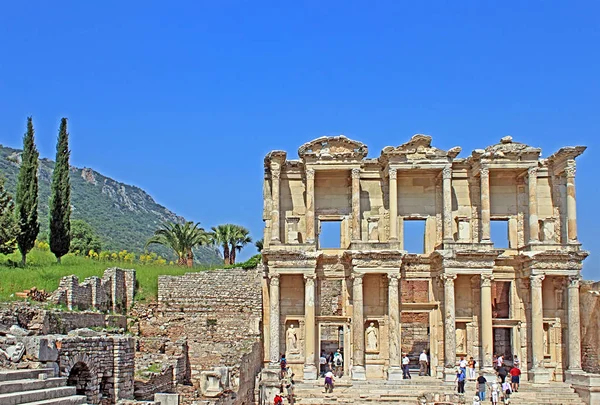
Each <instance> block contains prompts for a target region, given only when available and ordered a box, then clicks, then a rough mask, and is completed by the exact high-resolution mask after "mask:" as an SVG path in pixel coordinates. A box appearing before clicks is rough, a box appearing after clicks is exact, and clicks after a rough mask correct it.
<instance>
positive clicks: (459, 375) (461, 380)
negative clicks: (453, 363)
mask: <svg viewBox="0 0 600 405" xmlns="http://www.w3.org/2000/svg"><path fill="white" fill-rule="evenodd" d="M466 379H467V373H466V371H465V370H464V369H462V368H458V369H457V370H456V380H454V381H455V382H457V383H458V384H457V390H458V393H459V394H464V393H465V380H466Z"/></svg>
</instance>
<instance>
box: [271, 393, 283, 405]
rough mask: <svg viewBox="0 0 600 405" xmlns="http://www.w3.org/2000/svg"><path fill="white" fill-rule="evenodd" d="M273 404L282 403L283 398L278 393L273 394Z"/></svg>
mask: <svg viewBox="0 0 600 405" xmlns="http://www.w3.org/2000/svg"><path fill="white" fill-rule="evenodd" d="M273 404H274V405H283V398H282V397H281V396H280V395H279V394H277V395H275V398H274V399H273Z"/></svg>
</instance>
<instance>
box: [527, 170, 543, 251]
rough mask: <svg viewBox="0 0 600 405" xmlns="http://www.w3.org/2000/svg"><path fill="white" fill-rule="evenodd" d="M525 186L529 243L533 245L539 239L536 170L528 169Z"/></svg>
mask: <svg viewBox="0 0 600 405" xmlns="http://www.w3.org/2000/svg"><path fill="white" fill-rule="evenodd" d="M527 184H528V194H529V243H535V242H538V241H539V238H540V237H539V234H540V226H539V223H538V203H537V168H535V167H530V168H529V170H528V171H527Z"/></svg>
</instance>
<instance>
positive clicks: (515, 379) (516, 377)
mask: <svg viewBox="0 0 600 405" xmlns="http://www.w3.org/2000/svg"><path fill="white" fill-rule="evenodd" d="M509 374H510V383H511V385H512V390H513V392H519V382H520V379H521V370H520V369H519V367H517V366H515V367H513V368H511V369H510V371H509Z"/></svg>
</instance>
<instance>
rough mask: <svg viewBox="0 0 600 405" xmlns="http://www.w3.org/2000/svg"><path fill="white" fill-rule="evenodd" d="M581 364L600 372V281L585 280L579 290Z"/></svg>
mask: <svg viewBox="0 0 600 405" xmlns="http://www.w3.org/2000/svg"><path fill="white" fill-rule="evenodd" d="M579 304H580V308H581V310H580V313H581V351H582V356H581V363H582V364H581V366H582V367H583V369H584V370H585V371H587V372H590V373H595V374H600V333H599V331H600V282H592V281H583V282H582V283H581V288H580V290H579Z"/></svg>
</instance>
